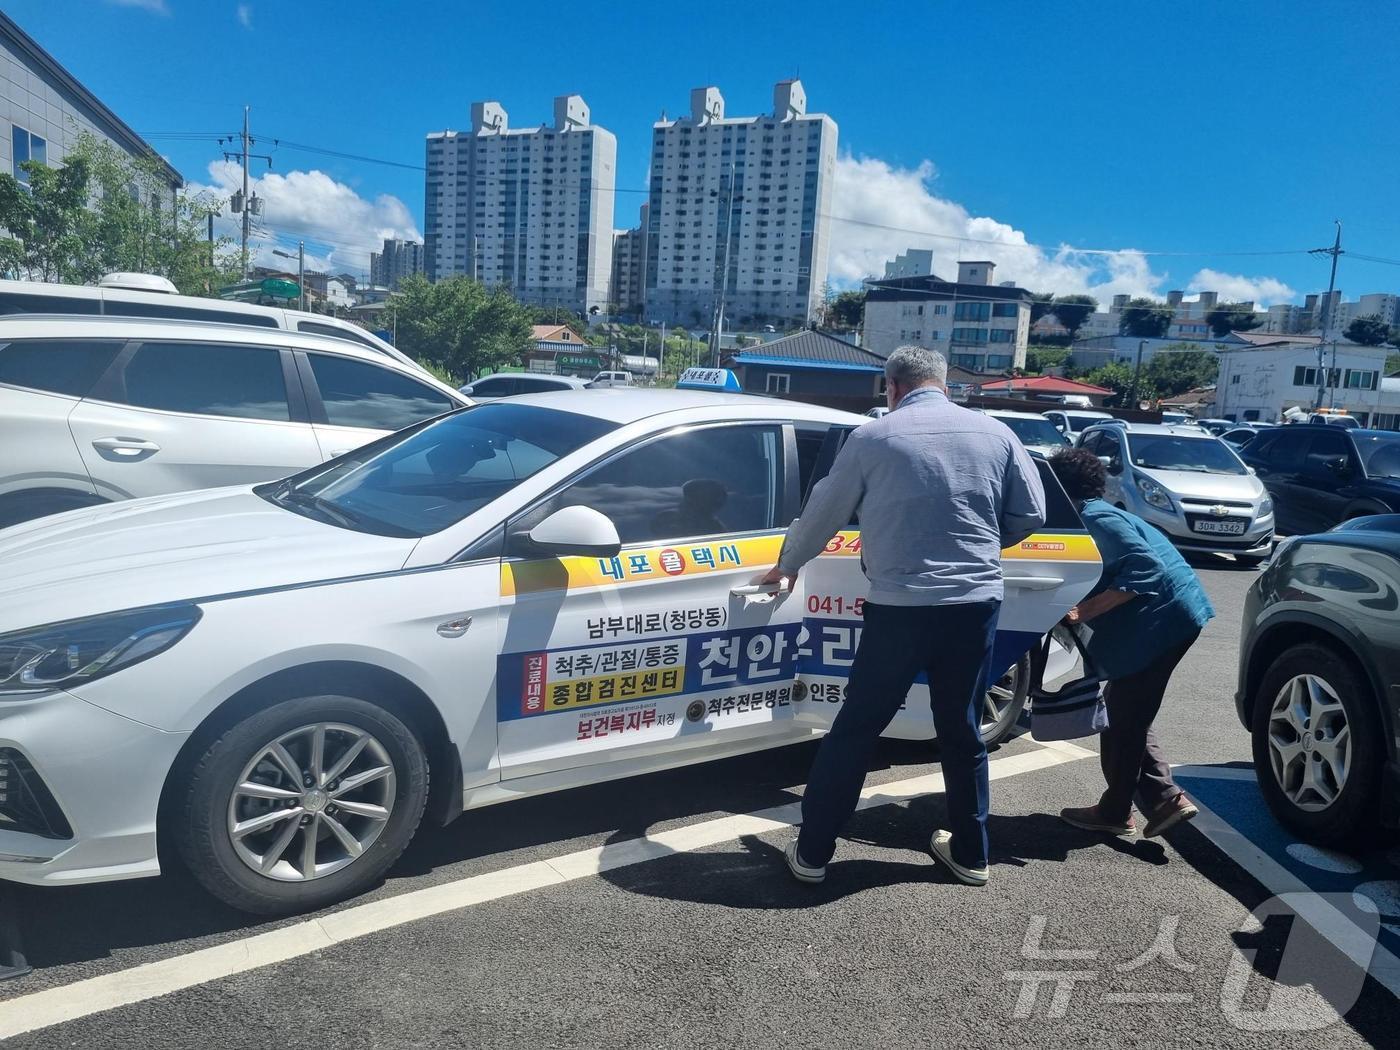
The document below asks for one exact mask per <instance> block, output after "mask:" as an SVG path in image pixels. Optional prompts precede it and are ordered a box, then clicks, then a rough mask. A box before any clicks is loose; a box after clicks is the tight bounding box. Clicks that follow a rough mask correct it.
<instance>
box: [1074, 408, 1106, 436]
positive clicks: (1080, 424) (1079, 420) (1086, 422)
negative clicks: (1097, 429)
mask: <svg viewBox="0 0 1400 1050" xmlns="http://www.w3.org/2000/svg"><path fill="white" fill-rule="evenodd" d="M1065 418H1066V419H1068V420H1069V428H1070V429H1071V430H1073V431H1074V432H1075V433H1076V434H1077V433H1079V431H1081V430H1083V429H1084V428H1085V427H1091V426H1093V425H1094V424H1095V423H1102V422H1103V421H1104V420H1105V419H1108V418H1109V417H1108V416H1086V415H1081V414H1080V413H1078V412H1066V413H1065Z"/></svg>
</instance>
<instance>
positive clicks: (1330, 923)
mask: <svg viewBox="0 0 1400 1050" xmlns="http://www.w3.org/2000/svg"><path fill="white" fill-rule="evenodd" d="M1209 768H1210V767H1202V766H1179V767H1177V768H1176V769H1173V770H1172V772H1174V773H1181V774H1182V775H1183V776H1193V777H1194V776H1208V775H1209V774H1208V773H1204V772H1203V770H1204V769H1209ZM1229 779H1235V778H1229ZM1187 794H1190V792H1189V791H1188V792H1187ZM1192 801H1193V802H1195V803H1196V806H1197V808H1198V809H1199V810H1200V811H1201V812H1200V814H1199V815H1198V816H1197V817H1196V819H1195V820H1193V821H1192V822H1191V824H1192V826H1193V827H1194V828H1196V830H1197V831H1199V832H1201V833H1202V834H1203V835H1205V837H1206V838H1207V839H1209V840H1210V841H1211V842H1212V843H1214V845H1215V847H1216V848H1217V849H1219V850H1220V852H1222V853H1223V854H1225V856H1226V857H1227V858H1229V859H1230V860H1232V861H1234V862H1235V863H1236V864H1238V865H1239V866H1240V867H1241V868H1243V869H1244V870H1245V871H1246V872H1248V873H1249V874H1250V875H1251V876H1252V877H1253V878H1254V879H1255V880H1256V881H1257V882H1259V884H1260V885H1262V886H1263V887H1264V888H1265V889H1266V890H1268V891H1269V892H1270V893H1272V894H1274V895H1275V896H1282V895H1283V894H1291V895H1296V896H1290V898H1289V904H1290V906H1292V908H1293V910H1294V911H1295V912H1297V914H1298V917H1299V918H1301V919H1302V920H1303V921H1304V922H1306V923H1307V924H1308V925H1309V926H1311V927H1312V928H1313V929H1314V930H1316V931H1317V932H1318V933H1320V934H1321V935H1322V936H1323V937H1325V938H1326V939H1327V940H1328V941H1330V942H1331V943H1332V945H1333V946H1334V947H1335V948H1336V949H1337V950H1338V951H1339V952H1341V953H1342V954H1343V955H1345V956H1346V957H1347V958H1349V959H1350V960H1351V961H1352V963H1354V964H1355V965H1356V966H1359V967H1361V968H1362V969H1364V970H1366V972H1367V973H1369V974H1370V976H1371V977H1372V978H1374V979H1375V981H1376V983H1377V984H1379V985H1381V987H1383V988H1385V989H1386V990H1387V991H1389V992H1390V994H1391V995H1394V996H1396V997H1398V998H1400V959H1397V958H1396V957H1395V956H1394V955H1393V954H1392V953H1391V952H1390V951H1388V950H1387V949H1386V948H1384V947H1382V946H1381V945H1379V944H1376V943H1375V942H1374V941H1373V940H1372V939H1371V937H1370V936H1369V935H1368V934H1366V933H1365V932H1364V931H1363V930H1361V928H1360V927H1359V926H1357V925H1356V924H1355V923H1354V922H1352V921H1351V919H1349V918H1347V916H1346V915H1344V914H1343V913H1342V912H1341V911H1339V910H1337V909H1336V908H1334V907H1333V906H1332V905H1331V904H1329V903H1328V902H1327V901H1326V899H1325V898H1323V897H1322V896H1321V895H1319V894H1318V893H1317V891H1315V890H1314V889H1313V888H1312V887H1310V886H1309V885H1308V884H1307V883H1305V882H1304V881H1303V880H1302V879H1300V878H1298V876H1296V875H1294V874H1293V872H1291V871H1289V870H1288V869H1287V868H1285V867H1284V866H1283V865H1282V864H1280V863H1279V862H1278V861H1276V860H1274V859H1273V857H1270V856H1269V855H1268V854H1267V853H1265V852H1264V851H1263V850H1262V849H1260V848H1259V847H1258V846H1256V845H1255V844H1254V843H1253V842H1251V841H1250V840H1249V839H1248V838H1247V837H1246V836H1245V835H1244V834H1243V833H1242V832H1239V831H1236V830H1235V828H1234V827H1232V826H1231V825H1230V824H1228V823H1226V821H1225V820H1224V819H1223V818H1221V817H1220V816H1218V815H1217V814H1216V813H1215V811H1214V810H1212V809H1211V808H1210V807H1209V806H1207V805H1206V804H1205V803H1204V802H1202V801H1201V800H1200V799H1199V798H1196V797H1195V796H1194V795H1193V796H1192ZM1363 944H1364V948H1363V947H1362V946H1363ZM1363 952H1370V953H1371V954H1370V957H1369V958H1361V957H1360V955H1361V954H1362V953H1363Z"/></svg>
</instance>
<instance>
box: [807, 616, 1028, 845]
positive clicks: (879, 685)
mask: <svg viewBox="0 0 1400 1050" xmlns="http://www.w3.org/2000/svg"><path fill="white" fill-rule="evenodd" d="M1000 611H1001V603H1000V602H966V603H960V604H951V605H920V606H907V607H906V606H897V605H872V604H869V603H867V604H866V606H865V617H864V619H865V625H864V629H863V630H862V631H861V636H860V646H859V648H858V649H857V650H856V656H855V661H854V663H853V664H852V666H851V677H850V680H849V682H848V684H847V686H846V699H845V703H843V704H842V706H841V710H840V712H839V713H838V714H837V715H836V721H835V722H834V723H833V724H832V727H831V732H829V733H828V734H827V735H826V739H824V740H823V741H822V744H821V749H820V750H819V751H818V752H817V758H816V761H815V762H813V763H812V772H811V774H810V775H809V776H808V778H807V791H806V794H805V795H804V796H803V798H802V833H801V837H800V839H799V842H798V852H799V854H801V857H802V860H803V861H804V862H806V863H808V864H813V865H817V866H821V865H823V864H825V863H826V862H827V861H829V860H830V859H831V855H832V853H834V852H835V850H836V836H837V835H838V834H839V833H840V831H841V828H842V827H843V826H844V825H845V823H846V821H847V820H849V819H850V816H851V814H852V813H854V812H855V808H856V802H857V800H858V799H859V798H860V790H861V786H862V785H863V784H864V783H865V772H866V769H867V767H868V766H869V764H870V759H871V756H872V755H873V754H874V751H875V745H876V742H877V741H878V740H879V737H880V734H881V733H883V732H884V731H885V727H886V726H888V725H889V724H890V720H891V719H892V718H894V716H895V714H896V713H897V712H898V711H899V705H900V704H901V703H903V702H904V698H905V696H906V694H907V693H908V692H909V687H910V686H912V685H913V684H914V679H915V678H916V677H917V676H918V674H919V672H920V671H924V672H926V673H927V675H928V683H929V694H930V697H931V698H932V703H933V724H934V728H935V729H936V730H937V732H938V747H939V755H940V758H941V762H942V766H943V782H944V792H945V795H946V798H947V802H948V822H949V828H948V830H949V831H951V832H952V833H953V841H952V846H951V850H952V854H953V859H954V860H955V861H957V862H958V863H959V864H962V865H964V866H966V867H969V868H981V867H984V866H985V865H986V863H987V809H988V806H989V792H988V787H987V748H986V745H985V744H983V743H982V736H981V712H982V707H983V698H984V694H985V693H986V691H987V672H988V664H989V663H990V658H991V653H992V642H993V640H994V639H995V638H996V630H997V614H998V613H999V612H1000Z"/></svg>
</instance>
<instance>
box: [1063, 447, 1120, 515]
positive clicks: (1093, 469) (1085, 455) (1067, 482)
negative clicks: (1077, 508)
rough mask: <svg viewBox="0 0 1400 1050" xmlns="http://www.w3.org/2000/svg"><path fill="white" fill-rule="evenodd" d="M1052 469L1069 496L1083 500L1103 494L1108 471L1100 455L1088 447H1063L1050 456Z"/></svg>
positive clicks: (1078, 500)
mask: <svg viewBox="0 0 1400 1050" xmlns="http://www.w3.org/2000/svg"><path fill="white" fill-rule="evenodd" d="M1050 469H1051V470H1053V471H1054V472H1055V477H1057V478H1059V479H1060V484H1061V485H1063V486H1064V487H1065V492H1066V493H1067V494H1068V495H1069V498H1070V499H1072V500H1074V501H1076V502H1082V501H1083V500H1086V499H1098V498H1099V497H1100V496H1102V495H1103V487H1104V481H1105V478H1106V473H1105V471H1104V468H1103V464H1102V463H1101V462H1099V457H1098V456H1096V455H1094V454H1093V453H1092V452H1090V451H1089V450H1088V449H1087V448H1062V449H1059V450H1058V451H1057V452H1056V453H1055V454H1054V455H1053V456H1051V457H1050Z"/></svg>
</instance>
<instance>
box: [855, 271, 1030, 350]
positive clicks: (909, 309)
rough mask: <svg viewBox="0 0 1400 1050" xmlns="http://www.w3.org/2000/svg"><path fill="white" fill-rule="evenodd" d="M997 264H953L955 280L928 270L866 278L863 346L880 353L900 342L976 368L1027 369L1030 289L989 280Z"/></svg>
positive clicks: (895, 347) (900, 344)
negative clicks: (919, 273)
mask: <svg viewBox="0 0 1400 1050" xmlns="http://www.w3.org/2000/svg"><path fill="white" fill-rule="evenodd" d="M995 269H996V264H995V263H993V262H987V261H983V260H972V261H966V262H959V263H958V279H957V280H956V281H945V280H943V279H941V278H939V277H937V276H935V275H933V274H929V275H927V276H922V277H898V278H892V279H890V280H871V281H867V282H866V296H865V322H864V326H863V328H862V336H861V345H862V346H863V347H865V348H866V349H867V350H871V351H873V352H875V353H876V354H879V355H881V356H882V357H888V356H889V355H890V354H891V353H892V352H893V351H894V350H895V349H897V348H898V347H900V346H905V345H913V346H923V347H927V348H928V349H930V350H937V351H939V352H940V353H942V354H943V355H944V356H945V357H947V359H948V363H949V364H950V365H958V366H960V367H962V368H966V369H970V370H971V371H974V372H998V371H1002V370H1003V369H1010V368H1024V367H1025V364H1026V346H1027V344H1028V343H1029V341H1030V328H1031V293H1030V292H1028V291H1026V289H1024V288H1017V287H1016V286H1015V285H1010V284H993V283H992V275H993V273H994V272H995Z"/></svg>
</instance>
